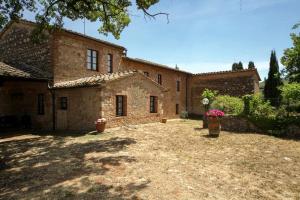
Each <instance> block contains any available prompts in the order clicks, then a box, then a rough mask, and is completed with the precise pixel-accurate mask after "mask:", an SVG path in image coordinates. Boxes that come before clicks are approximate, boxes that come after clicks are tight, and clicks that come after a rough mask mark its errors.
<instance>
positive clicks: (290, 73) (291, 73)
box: [281, 33, 300, 83]
mask: <svg viewBox="0 0 300 200" xmlns="http://www.w3.org/2000/svg"><path fill="white" fill-rule="evenodd" d="M291 38H292V41H293V47H291V48H288V49H285V50H284V53H283V57H282V58H281V63H282V64H283V65H284V66H285V70H284V71H285V72H286V73H287V78H288V79H289V81H290V82H298V83H300V33H299V34H298V35H297V34H295V33H292V34H291Z"/></svg>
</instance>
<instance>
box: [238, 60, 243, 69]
mask: <svg viewBox="0 0 300 200" xmlns="http://www.w3.org/2000/svg"><path fill="white" fill-rule="evenodd" d="M242 69H244V67H243V63H242V62H241V61H240V62H239V64H238V70H242Z"/></svg>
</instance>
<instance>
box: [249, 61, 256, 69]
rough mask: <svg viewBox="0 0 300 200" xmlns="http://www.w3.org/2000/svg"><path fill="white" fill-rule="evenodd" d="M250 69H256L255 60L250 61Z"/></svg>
mask: <svg viewBox="0 0 300 200" xmlns="http://www.w3.org/2000/svg"><path fill="white" fill-rule="evenodd" d="M248 69H255V65H254V62H253V61H250V62H249V64H248Z"/></svg>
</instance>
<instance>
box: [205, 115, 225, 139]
mask: <svg viewBox="0 0 300 200" xmlns="http://www.w3.org/2000/svg"><path fill="white" fill-rule="evenodd" d="M205 115H206V117H207V118H208V131H209V135H210V136H212V137H219V134H220V131H221V118H222V117H223V116H224V112H222V111H221V110H216V109H214V110H209V111H208V112H206V114H205Z"/></svg>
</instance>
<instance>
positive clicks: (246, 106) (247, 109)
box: [242, 95, 252, 115]
mask: <svg viewBox="0 0 300 200" xmlns="http://www.w3.org/2000/svg"><path fill="white" fill-rule="evenodd" d="M242 99H243V101H244V111H243V113H244V114H245V115H249V114H250V101H251V99H252V95H244V96H243V97H242Z"/></svg>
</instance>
